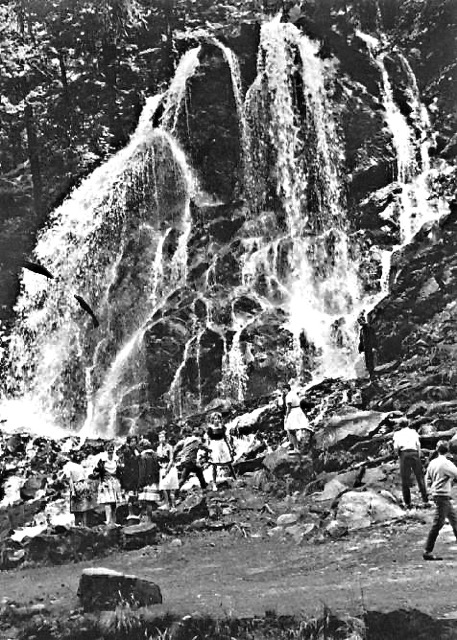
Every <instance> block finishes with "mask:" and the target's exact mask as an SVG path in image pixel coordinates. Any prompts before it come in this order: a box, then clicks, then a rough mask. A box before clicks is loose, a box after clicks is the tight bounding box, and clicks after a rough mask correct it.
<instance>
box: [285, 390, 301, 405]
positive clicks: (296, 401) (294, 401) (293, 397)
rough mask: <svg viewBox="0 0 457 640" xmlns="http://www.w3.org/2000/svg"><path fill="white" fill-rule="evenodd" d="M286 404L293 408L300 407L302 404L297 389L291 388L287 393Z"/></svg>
mask: <svg viewBox="0 0 457 640" xmlns="http://www.w3.org/2000/svg"><path fill="white" fill-rule="evenodd" d="M285 402H286V406H287V405H290V408H291V409H293V408H294V407H299V406H300V398H299V397H298V393H297V392H296V391H295V389H291V390H290V391H289V393H288V394H287V395H286V400H285Z"/></svg>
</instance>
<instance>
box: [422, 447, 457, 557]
mask: <svg viewBox="0 0 457 640" xmlns="http://www.w3.org/2000/svg"><path fill="white" fill-rule="evenodd" d="M436 450H437V453H438V456H437V457H436V458H435V459H434V460H432V461H431V462H430V464H429V465H428V468H427V473H426V474H425V481H426V483H427V487H428V489H429V491H430V493H431V495H432V498H433V501H434V503H435V513H434V514H433V523H432V528H431V529H430V532H429V534H428V537H427V542H426V543H425V550H424V554H423V556H422V557H423V558H424V560H442V558H439V557H438V556H434V555H433V553H432V551H433V548H434V546H435V542H436V539H437V538H438V534H439V532H440V530H441V528H442V527H443V525H444V523H445V522H446V518H447V519H448V520H449V524H450V525H451V527H452V530H453V531H454V535H455V538H456V540H457V514H456V512H455V511H454V505H453V504H452V499H451V484H452V480H453V479H454V478H457V467H456V466H455V464H453V463H452V462H451V461H450V460H448V459H447V458H446V454H447V453H448V451H449V445H448V443H447V442H445V441H444V440H439V442H438V444H437V445H436Z"/></svg>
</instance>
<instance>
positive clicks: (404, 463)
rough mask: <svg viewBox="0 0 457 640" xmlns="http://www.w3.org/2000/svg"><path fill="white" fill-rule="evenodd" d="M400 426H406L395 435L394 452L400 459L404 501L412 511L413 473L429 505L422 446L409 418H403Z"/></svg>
mask: <svg viewBox="0 0 457 640" xmlns="http://www.w3.org/2000/svg"><path fill="white" fill-rule="evenodd" d="M399 425H400V426H401V425H404V426H403V428H401V429H399V430H398V431H396V432H395V433H394V440H393V445H394V451H395V453H396V454H397V455H398V456H399V457H400V476H401V489H402V493H403V501H404V503H405V507H406V508H407V509H411V490H410V484H409V480H410V477H411V471H413V472H414V475H415V476H416V480H417V484H418V486H419V491H420V492H421V496H422V500H423V502H424V504H425V505H428V497H427V489H426V488H425V482H424V474H423V473H422V464H421V459H420V452H421V445H420V440H419V436H418V434H417V431H415V429H411V427H410V426H409V423H408V419H407V418H403V419H402V420H401V421H400V422H399Z"/></svg>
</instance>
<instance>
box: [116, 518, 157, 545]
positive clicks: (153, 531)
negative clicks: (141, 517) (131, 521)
mask: <svg viewBox="0 0 457 640" xmlns="http://www.w3.org/2000/svg"><path fill="white" fill-rule="evenodd" d="M123 536H124V543H123V546H124V549H141V548H142V547H146V546H148V545H154V544H157V542H158V527H157V525H156V524H154V523H148V524H137V525H132V526H130V527H125V528H124V530H123Z"/></svg>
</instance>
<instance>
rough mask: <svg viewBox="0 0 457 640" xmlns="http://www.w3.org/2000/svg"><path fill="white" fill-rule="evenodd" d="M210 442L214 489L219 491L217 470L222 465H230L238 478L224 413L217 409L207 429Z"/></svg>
mask: <svg viewBox="0 0 457 640" xmlns="http://www.w3.org/2000/svg"><path fill="white" fill-rule="evenodd" d="M206 435H207V437H208V442H209V450H210V461H211V465H212V469H213V491H217V484H216V480H217V470H218V468H220V467H228V469H229V471H230V474H231V476H232V478H233V479H234V480H236V475H235V470H234V469H233V464H232V463H233V455H232V448H231V446H230V445H229V442H228V439H227V429H226V428H225V426H224V424H223V422H222V415H221V414H220V413H219V412H218V411H215V412H214V413H213V414H212V415H211V417H210V424H209V427H208V429H207V430H206Z"/></svg>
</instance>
